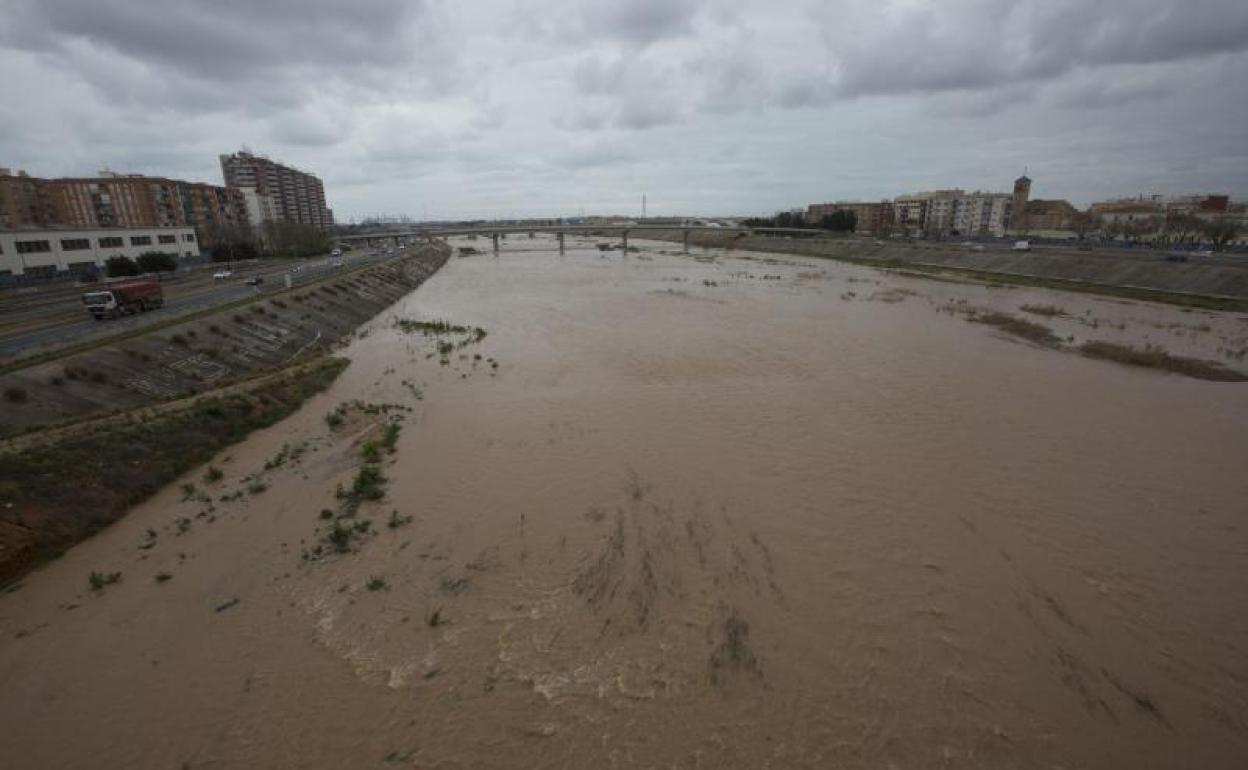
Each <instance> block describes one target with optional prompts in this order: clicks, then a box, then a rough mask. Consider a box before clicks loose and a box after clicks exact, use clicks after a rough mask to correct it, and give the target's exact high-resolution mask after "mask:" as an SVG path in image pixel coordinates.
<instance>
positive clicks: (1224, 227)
mask: <svg viewBox="0 0 1248 770" xmlns="http://www.w3.org/2000/svg"><path fill="white" fill-rule="evenodd" d="M1204 231H1205V236H1206V237H1207V238H1208V239H1209V240H1211V241H1213V248H1214V249H1215V250H1217V251H1221V250H1222V249H1223V248H1225V247H1226V244H1228V243H1230V242H1231V241H1233V240H1235V239H1236V238H1238V237H1239V232H1240V230H1239V225H1238V224H1237V223H1236V222H1234V221H1232V220H1230V219H1223V218H1218V219H1215V220H1213V221H1212V222H1206V223H1205V228H1204Z"/></svg>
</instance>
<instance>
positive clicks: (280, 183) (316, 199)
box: [221, 150, 334, 228]
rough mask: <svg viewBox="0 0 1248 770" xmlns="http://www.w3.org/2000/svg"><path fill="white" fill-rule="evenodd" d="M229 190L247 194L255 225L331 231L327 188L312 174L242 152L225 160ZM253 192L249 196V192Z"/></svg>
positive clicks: (225, 176)
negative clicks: (282, 224)
mask: <svg viewBox="0 0 1248 770" xmlns="http://www.w3.org/2000/svg"><path fill="white" fill-rule="evenodd" d="M221 174H222V176H223V177H224V179H225V186H226V187H229V188H233V189H238V190H241V191H244V192H243V195H244V198H245V200H246V207H247V210H248V213H249V215H251V216H254V217H256V218H255V219H254V220H253V224H257V225H258V224H263V223H265V222H288V223H295V224H302V225H312V226H314V227H318V228H328V227H331V226H332V225H333V224H334V215H333V212H332V211H331V210H330V209H329V207H328V206H327V205H326V203H325V187H324V185H323V184H322V183H321V180H320V179H319V178H318V177H316V176H314V175H312V174H309V173H306V172H304V171H300V170H298V169H296V168H292V167H290V166H286V165H284V164H281V163H278V162H276V161H273V160H270V159H269V158H266V157H264V156H263V155H255V154H253V153H251V152H248V151H246V150H240V151H239V152H236V153H234V154H232V155H222V156H221ZM247 191H249V192H247Z"/></svg>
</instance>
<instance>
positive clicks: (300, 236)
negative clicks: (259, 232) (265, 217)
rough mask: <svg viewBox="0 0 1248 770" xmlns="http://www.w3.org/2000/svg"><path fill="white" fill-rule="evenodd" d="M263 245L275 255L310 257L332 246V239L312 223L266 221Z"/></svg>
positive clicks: (322, 252)
mask: <svg viewBox="0 0 1248 770" xmlns="http://www.w3.org/2000/svg"><path fill="white" fill-rule="evenodd" d="M264 245H265V249H266V250H267V251H268V252H269V254H272V255H273V256H276V257H312V256H316V255H317V254H324V253H325V252H327V251H329V250H330V249H331V248H333V239H332V238H331V237H330V234H329V233H328V232H327V231H325V230H321V229H320V228H317V227H314V226H313V225H301V224H296V223H294V222H266V223H265V224H264Z"/></svg>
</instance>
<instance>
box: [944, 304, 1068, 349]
mask: <svg viewBox="0 0 1248 770" xmlns="http://www.w3.org/2000/svg"><path fill="white" fill-rule="evenodd" d="M966 320H968V321H970V322H972V323H979V324H987V325H989V326H995V327H996V328H998V329H1000V330H1002V331H1004V332H1006V333H1008V334H1012V335H1014V336H1015V337H1021V338H1022V339H1025V340H1028V341H1030V342H1035V343H1037V344H1039V345H1047V346H1050V347H1056V346H1058V345H1060V344H1061V340H1059V339H1058V337H1057V335H1056V334H1054V333H1053V330H1052V329H1050V328H1049V327H1047V326H1044V325H1042V324H1038V323H1035V322H1033V321H1028V320H1026V319H1024V318H1018V317H1016V316H1012V315H1010V314H1009V313H999V312H997V311H987V312H977V311H972V312H971V313H969V314H968V315H967V318H966Z"/></svg>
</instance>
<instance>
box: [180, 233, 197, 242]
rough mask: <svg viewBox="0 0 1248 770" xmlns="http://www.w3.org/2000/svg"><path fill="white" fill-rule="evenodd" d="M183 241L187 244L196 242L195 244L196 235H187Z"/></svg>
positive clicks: (183, 237)
mask: <svg viewBox="0 0 1248 770" xmlns="http://www.w3.org/2000/svg"><path fill="white" fill-rule="evenodd" d="M182 240H184V241H186V242H187V243H194V242H195V234H194V233H187V234H186V235H184V236H182Z"/></svg>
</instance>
